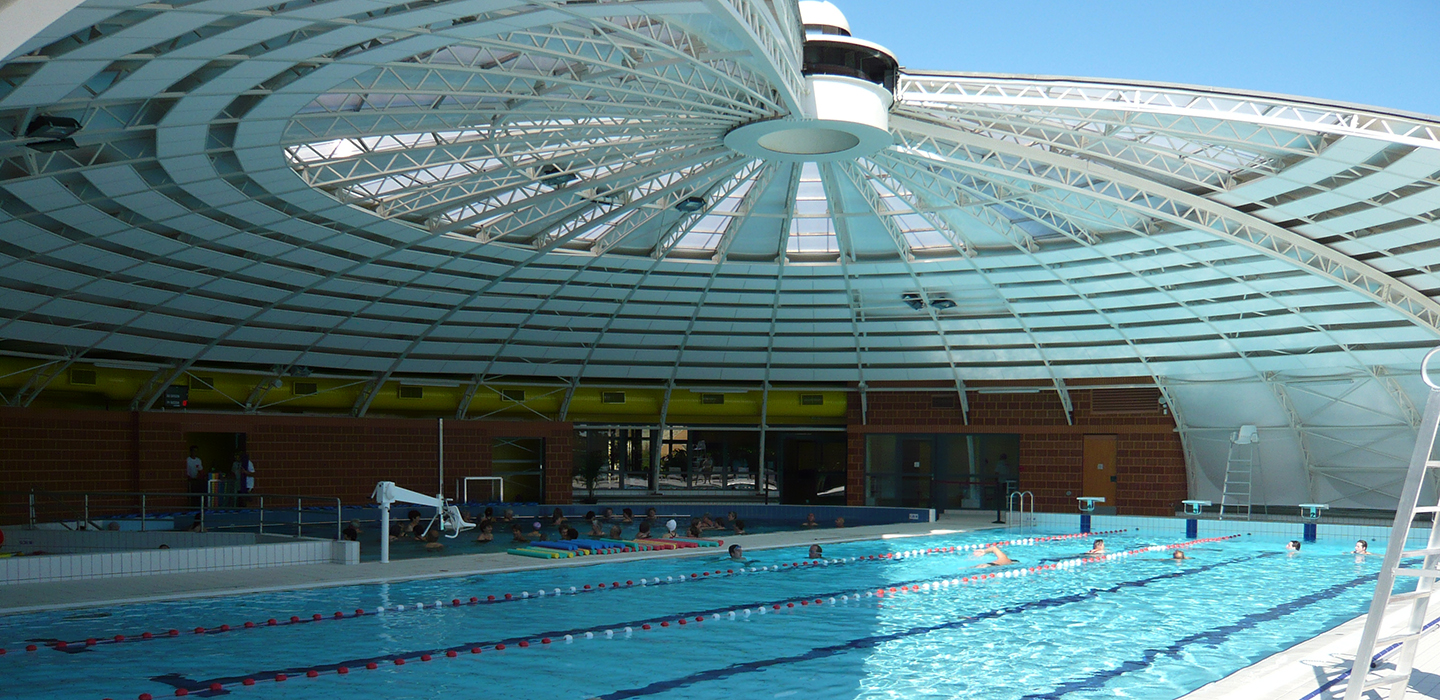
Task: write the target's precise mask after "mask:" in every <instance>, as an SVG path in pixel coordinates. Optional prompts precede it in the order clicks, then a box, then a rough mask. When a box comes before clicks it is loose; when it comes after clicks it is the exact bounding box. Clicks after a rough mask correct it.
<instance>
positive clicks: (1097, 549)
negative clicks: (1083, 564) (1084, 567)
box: [1080, 540, 1105, 557]
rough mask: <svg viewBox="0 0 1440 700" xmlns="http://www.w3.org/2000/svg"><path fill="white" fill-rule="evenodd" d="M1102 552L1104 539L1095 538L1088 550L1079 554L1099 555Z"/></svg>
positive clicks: (1085, 555) (1084, 555)
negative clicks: (1093, 543)
mask: <svg viewBox="0 0 1440 700" xmlns="http://www.w3.org/2000/svg"><path fill="white" fill-rule="evenodd" d="M1104 553H1105V540H1095V545H1094V546H1092V547H1091V548H1090V551H1088V552H1086V553H1084V554H1081V555H1080V556H1082V557H1095V556H1100V555H1102V554H1104Z"/></svg>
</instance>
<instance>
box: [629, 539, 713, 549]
mask: <svg viewBox="0 0 1440 700" xmlns="http://www.w3.org/2000/svg"><path fill="white" fill-rule="evenodd" d="M642 541H643V542H652V541H653V542H663V543H664V544H667V545H669V546H668V547H665V549H688V548H690V547H699V546H700V545H698V544H695V543H694V542H691V541H689V540H674V539H664V540H642Z"/></svg>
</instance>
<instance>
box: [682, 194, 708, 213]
mask: <svg viewBox="0 0 1440 700" xmlns="http://www.w3.org/2000/svg"><path fill="white" fill-rule="evenodd" d="M704 208H705V198H704V197H696V196H694V195H691V196H689V197H686V198H684V199H682V200H680V201H678V202H676V203H675V209H676V210H678V211H682V212H685V213H686V214H693V213H695V212H697V211H700V210H701V209H704Z"/></svg>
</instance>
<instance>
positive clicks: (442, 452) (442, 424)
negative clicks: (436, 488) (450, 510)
mask: <svg viewBox="0 0 1440 700" xmlns="http://www.w3.org/2000/svg"><path fill="white" fill-rule="evenodd" d="M436 420H438V421H440V499H441V502H444V499H445V419H444V418H437V419H436Z"/></svg>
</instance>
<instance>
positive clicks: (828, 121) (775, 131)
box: [725, 0, 900, 162]
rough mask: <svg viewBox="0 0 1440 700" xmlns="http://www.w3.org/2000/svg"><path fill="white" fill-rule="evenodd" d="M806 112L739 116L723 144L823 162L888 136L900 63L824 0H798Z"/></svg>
mask: <svg viewBox="0 0 1440 700" xmlns="http://www.w3.org/2000/svg"><path fill="white" fill-rule="evenodd" d="M800 21H801V23H802V24H803V25H804V26H805V46H804V48H803V52H804V56H803V59H804V61H803V66H802V68H801V73H803V74H804V76H805V86H806V88H807V91H806V96H805V105H804V108H805V113H804V114H800V115H790V116H787V117H783V118H780V119H769V120H764V121H758V122H751V123H749V124H743V125H741V126H739V127H736V128H735V129H733V130H731V131H730V133H729V134H727V135H726V136H725V144H726V145H727V146H729V147H730V148H733V149H735V150H736V151H739V152H741V153H744V154H746V155H751V156H755V157H757V158H766V159H771V160H782V161H812V162H828V161H835V160H841V159H848V158H857V157H863V156H867V155H870V154H872V153H875V152H876V151H879V150H880V149H882V148H885V147H886V146H889V145H890V144H891V143H892V139H891V137H890V106H891V105H892V104H893V103H894V101H895V81H896V78H897V77H898V75H899V73H900V64H899V62H898V61H896V60H895V55H894V54H892V53H890V51H889V50H888V49H886V48H885V47H883V46H880V45H879V44H875V43H872V42H869V41H865V40H863V39H856V38H855V37H852V36H850V22H849V21H847V20H846V19H845V15H844V14H842V13H841V12H840V9H839V8H837V7H835V5H833V4H831V3H829V2H815V1H813V0H804V1H802V2H801V3H800Z"/></svg>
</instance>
